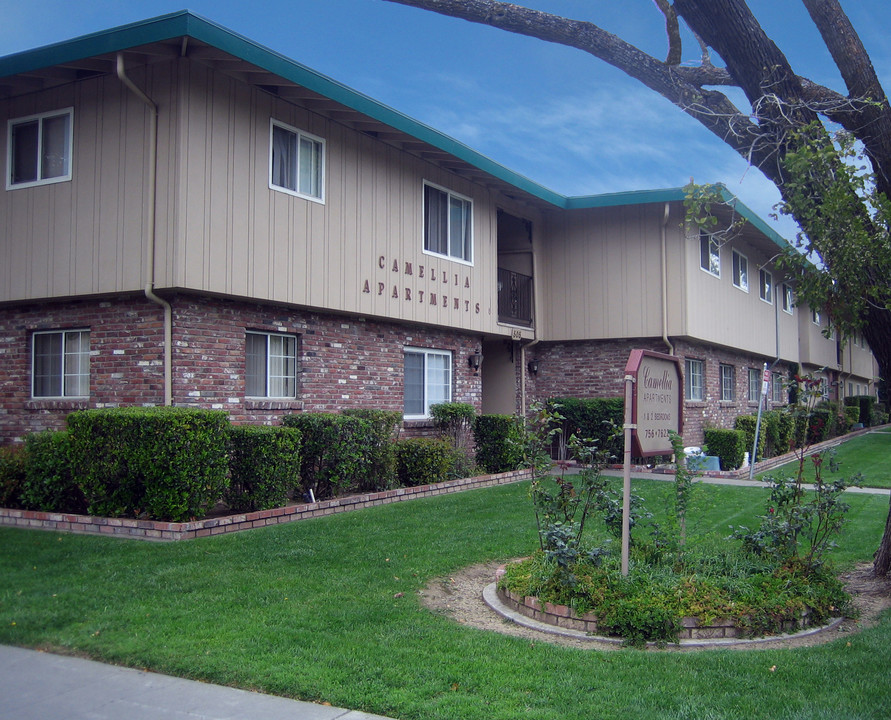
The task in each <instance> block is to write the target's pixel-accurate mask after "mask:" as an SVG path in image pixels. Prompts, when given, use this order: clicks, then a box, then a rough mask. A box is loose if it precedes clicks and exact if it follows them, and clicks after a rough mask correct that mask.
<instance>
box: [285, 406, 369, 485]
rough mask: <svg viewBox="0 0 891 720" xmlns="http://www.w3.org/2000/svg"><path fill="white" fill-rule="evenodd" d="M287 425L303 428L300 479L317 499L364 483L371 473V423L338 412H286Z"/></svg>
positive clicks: (301, 433) (301, 431)
mask: <svg viewBox="0 0 891 720" xmlns="http://www.w3.org/2000/svg"><path fill="white" fill-rule="evenodd" d="M282 423H283V424H284V425H285V426H286V427H294V428H297V429H298V430H300V435H301V437H302V438H303V442H302V445H301V452H300V479H301V487H302V489H303V491H304V492H309V491H310V490H312V492H313V495H314V496H315V498H316V499H317V500H323V499H325V498H330V497H332V496H334V495H338V494H340V493H343V492H344V491H346V490H348V489H350V488H352V489H358V488H359V487H361V486H362V483H363V482H364V481H365V478H366V477H367V476H368V475H369V473H370V472H371V467H372V463H373V460H374V457H373V456H374V452H375V433H374V430H373V428H372V424H371V422H369V421H368V420H363V419H362V418H359V417H351V416H349V415H338V414H335V413H302V414H299V415H285V416H284V417H283V418H282Z"/></svg>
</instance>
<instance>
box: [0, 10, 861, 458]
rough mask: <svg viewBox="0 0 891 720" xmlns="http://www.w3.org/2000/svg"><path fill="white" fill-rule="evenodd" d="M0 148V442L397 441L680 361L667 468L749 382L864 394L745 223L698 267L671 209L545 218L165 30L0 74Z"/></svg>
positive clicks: (65, 46) (440, 154)
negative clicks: (434, 416)
mask: <svg viewBox="0 0 891 720" xmlns="http://www.w3.org/2000/svg"><path fill="white" fill-rule="evenodd" d="M0 126H2V127H3V128H4V133H3V135H2V138H0V157H2V158H3V162H4V167H5V172H6V178H5V182H4V185H3V187H2V188H0V358H2V362H0V398H2V400H0V442H9V441H15V440H19V439H20V438H21V437H22V436H23V434H24V433H26V432H29V431H33V430H39V429H41V428H44V427H61V426H62V425H63V424H64V417H65V416H66V415H67V414H68V413H69V412H71V411H73V410H76V409H81V408H88V407H109V406H118V405H134V404H135V405H161V404H176V405H195V406H201V407H212V408H221V409H225V410H227V411H228V412H229V413H230V415H231V417H232V419H233V420H234V421H236V422H276V421H277V420H278V418H280V417H281V415H283V414H285V413H291V412H301V411H316V410H329V411H336V410H339V409H342V408H346V407H377V408H383V409H390V410H399V411H402V412H403V413H404V417H405V420H406V427H407V428H408V429H409V430H412V429H414V428H415V426H417V425H420V426H423V425H424V424H425V420H426V418H428V417H429V407H430V405H431V404H433V403H435V402H440V401H443V400H456V401H463V402H469V403H472V404H473V405H474V406H475V407H476V408H478V409H479V410H480V411H483V412H505V413H513V412H522V411H523V409H524V408H525V407H526V406H527V404H528V403H529V402H531V401H532V400H534V399H536V398H545V397H551V396H555V395H579V396H597V395H608V396H613V395H618V394H620V393H621V377H622V369H623V368H624V363H625V360H626V359H627V356H628V350H629V349H630V348H632V347H648V348H652V349H656V350H660V351H672V352H675V353H676V354H678V355H680V356H682V357H683V358H684V359H685V363H686V371H687V376H686V384H687V390H688V402H687V413H688V418H693V419H694V422H692V424H690V423H688V427H689V428H690V431H689V432H690V434H691V435H690V438H689V439H690V441H691V442H694V441H697V440H698V439H699V438H698V437H697V434H698V433H699V432H700V429H701V426H702V423H703V422H706V421H707V422H714V423H716V424H722V423H729V422H731V421H732V418H733V417H735V415H736V414H738V413H739V412H747V411H748V407H749V406H750V405H751V388H752V384H751V383H752V371H754V370H759V372H760V368H761V367H762V365H763V364H764V363H765V362H767V363H772V362H774V360H777V359H779V360H780V362H781V365H780V366H781V367H784V368H787V367H788V366H789V364H790V363H800V364H802V365H803V366H814V368H815V369H820V370H821V371H822V372H825V373H827V381H835V382H844V383H845V384H846V385H845V387H846V386H847V384H850V386H851V388H852V389H853V388H854V387H855V386H856V387H860V388H862V390H863V391H864V392H871V391H872V388H873V379H874V375H875V372H874V369H873V366H872V365H871V364H870V360H871V356H870V355H869V353H868V351H867V350H866V349H865V348H862V347H860V346H857V345H853V344H850V345H849V346H848V347H847V350H846V353H847V354H846V355H844V357H842V358H841V360H842V361H843V362H842V363H840V358H839V354H838V350H837V343H836V342H835V341H833V340H831V339H827V338H825V337H823V336H822V335H819V333H817V335H815V336H812V335H811V334H810V333H808V334H807V341H806V342H805V341H803V340H802V337H801V332H802V327H807V329H808V330H810V326H806V325H804V324H803V323H804V321H803V320H802V319H801V318H802V315H803V314H804V313H805V312H807V313H808V321H809V318H810V316H809V311H806V309H805V308H797V307H795V306H794V303H793V291H792V289H791V288H786V287H785V286H783V284H782V281H781V278H780V277H779V274H778V273H777V272H776V271H775V270H774V269H773V263H772V258H773V256H774V255H775V253H776V251H777V246H778V245H781V244H782V243H783V241H782V239H781V238H779V237H778V236H776V235H775V233H773V232H772V231H771V230H770V229H769V228H768V227H767V226H766V225H765V224H764V223H763V222H762V221H760V219H758V218H757V217H755V216H754V215H753V214H752V213H751V212H750V211H749V210H748V209H746V208H744V207H743V206H741V205H739V206H738V207H737V212H738V213H741V214H742V215H743V216H745V217H747V218H748V220H749V221H750V222H749V224H748V225H747V226H746V229H745V230H744V231H743V234H742V235H740V236H739V237H738V238H735V239H734V240H733V241H732V242H731V243H725V244H723V245H720V244H718V243H714V242H712V241H711V240H710V239H709V238H707V237H706V238H704V239H703V238H700V237H699V234H698V232H693V231H691V230H690V228H688V227H687V226H686V224H685V223H684V216H683V192H682V191H680V190H662V191H651V192H640V193H617V194H614V195H606V196H595V197H576V198H570V197H564V196H562V195H559V194H557V193H554V192H552V191H550V190H548V189H546V188H544V187H541V186H539V185H537V184H535V183H534V182H532V181H530V180H528V179H526V178H523V177H522V176H519V175H517V174H516V173H513V172H512V171H510V170H508V169H506V168H504V167H502V166H500V165H498V164H497V163H494V162H492V161H491V160H489V159H488V158H485V157H483V156H482V155H480V154H478V153H476V152H475V151H473V150H472V149H470V148H468V147H466V146H465V145H462V144H461V143H458V142H456V141H455V140H453V139H451V138H449V137H447V136H445V135H442V134H441V133H439V132H437V131H436V130H434V129H432V128H430V127H428V126H425V125H422V124H420V123H418V122H416V121H414V120H412V119H411V118H408V117H406V116H405V115H402V114H401V113H399V112H397V111H395V110H393V109H391V108H388V107H386V106H384V105H381V104H380V103H377V102H375V101H374V100H372V99H371V98H368V97H367V96H364V95H361V94H359V93H356V92H354V91H352V90H350V89H349V88H346V87H345V86H343V85H341V84H339V83H337V82H335V81H333V80H331V79H329V78H326V77H324V76H322V75H319V74H318V73H316V72H314V71H312V70H311V69H309V68H307V67H305V66H303V65H301V64H299V63H297V62H294V61H292V60H290V59H288V58H285V57H283V56H281V55H279V54H277V53H274V52H272V51H270V50H267V49H265V48H262V47H259V46H257V45H256V44H255V43H252V42H251V41H249V40H247V39H245V38H243V37H241V36H239V35H237V34H235V33H232V32H230V31H228V30H226V29H224V28H222V27H220V26H218V25H215V24H214V23H211V22H209V21H207V20H204V19H202V18H199V17H197V16H195V15H192V14H191V13H188V12H180V13H174V14H171V15H166V16H163V17H160V18H155V19H153V20H148V21H144V22H140V23H136V24H133V25H128V26H124V27H120V28H114V29H111V30H108V31H104V32H100V33H97V34H94V35H89V36H85V37H82V38H77V39H74V40H71V41H68V42H64V43H60V44H57V45H52V46H48V47H44V48H38V49H35V50H32V51H28V52H24V53H19V54H16V55H11V56H8V57H6V58H0ZM824 354H825V355H826V356H827V357H829V356H831V360H832V362H831V363H830V362H823V355H824ZM845 363H846V364H845ZM842 371H843V373H844V374H843V375H842V374H839V373H840V372H842ZM842 391H844V387H843V388H842ZM781 395H782V393H781V392H780V393H778V394H777V395H776V398H775V399H776V400H777V401H778V402H780V401H782V397H781Z"/></svg>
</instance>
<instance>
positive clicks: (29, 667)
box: [0, 645, 387, 720]
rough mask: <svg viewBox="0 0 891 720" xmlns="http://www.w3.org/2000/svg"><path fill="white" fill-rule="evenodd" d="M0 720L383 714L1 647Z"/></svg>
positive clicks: (345, 719)
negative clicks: (344, 708)
mask: <svg viewBox="0 0 891 720" xmlns="http://www.w3.org/2000/svg"><path fill="white" fill-rule="evenodd" d="M0 698H2V700H0V720H48V719H49V718H66V720H168V719H170V720H285V719H287V720H387V719H386V718H384V717H382V716H380V715H369V714H367V713H363V712H358V711H355V710H343V709H341V708H335V707H330V706H328V705H316V704H314V703H308V702H300V701H297V700H288V699H287V698H281V697H276V696H274V695H263V694H261V693H254V692H248V691H246V690H237V689H235V688H231V687H222V686H220V685H210V684H208V683H202V682H196V681H194V680H183V679H182V678H175V677H170V676H168V675H159V674H157V673H152V672H146V671H143V670H132V669H130V668H123V667H118V666H116V665H106V664H104V663H98V662H93V661H92V660H84V659H82V658H77V657H67V656H62V655H52V654H50V653H44V652H37V651H36V650H25V649H22V648H17V647H9V646H6V645H0Z"/></svg>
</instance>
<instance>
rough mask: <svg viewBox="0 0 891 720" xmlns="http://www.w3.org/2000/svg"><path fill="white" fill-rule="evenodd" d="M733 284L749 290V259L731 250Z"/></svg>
mask: <svg viewBox="0 0 891 720" xmlns="http://www.w3.org/2000/svg"><path fill="white" fill-rule="evenodd" d="M733 284H734V285H735V286H736V287H738V288H739V289H740V290H745V291H746V292H749V261H748V259H747V258H746V256H745V255H740V254H739V253H738V252H736V250H734V251H733Z"/></svg>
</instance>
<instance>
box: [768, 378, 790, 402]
mask: <svg viewBox="0 0 891 720" xmlns="http://www.w3.org/2000/svg"><path fill="white" fill-rule="evenodd" d="M770 399H771V400H773V401H774V402H775V403H785V402H786V393H785V388H784V387H783V377H782V375H780V374H779V373H776V372H775V373H773V374H772V375H771V377H770Z"/></svg>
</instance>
